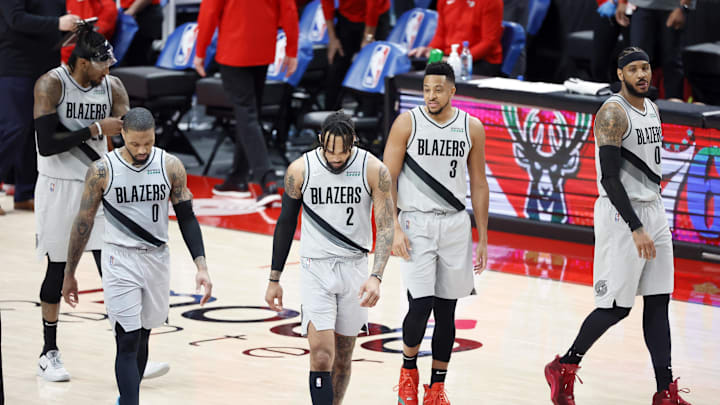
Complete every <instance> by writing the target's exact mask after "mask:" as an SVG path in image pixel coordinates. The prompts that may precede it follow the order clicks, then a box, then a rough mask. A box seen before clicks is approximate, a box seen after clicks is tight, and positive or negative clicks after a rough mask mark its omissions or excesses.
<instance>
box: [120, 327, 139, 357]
mask: <svg viewBox="0 0 720 405" xmlns="http://www.w3.org/2000/svg"><path fill="white" fill-rule="evenodd" d="M141 330H142V329H138V330H134V331H132V332H126V331H125V329H123V327H122V326H121V325H120V324H119V323H116V324H115V341H116V342H117V351H118V353H133V352H135V353H137V351H138V349H139V347H140V340H141V338H142V333H141Z"/></svg>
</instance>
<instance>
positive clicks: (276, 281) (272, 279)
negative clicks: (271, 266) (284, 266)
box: [268, 278, 280, 283]
mask: <svg viewBox="0 0 720 405" xmlns="http://www.w3.org/2000/svg"><path fill="white" fill-rule="evenodd" d="M268 280H270V282H272V283H279V282H280V279H279V278H278V279H274V278H269V279H268Z"/></svg>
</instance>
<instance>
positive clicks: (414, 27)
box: [402, 11, 425, 49]
mask: <svg viewBox="0 0 720 405" xmlns="http://www.w3.org/2000/svg"><path fill="white" fill-rule="evenodd" d="M423 18H425V14H423V13H422V12H420V11H413V13H412V14H411V15H410V19H409V20H408V23H407V25H406V26H405V35H403V40H402V43H403V46H404V47H405V49H412V48H413V45H414V44H415V38H417V34H418V31H420V24H422V20H423Z"/></svg>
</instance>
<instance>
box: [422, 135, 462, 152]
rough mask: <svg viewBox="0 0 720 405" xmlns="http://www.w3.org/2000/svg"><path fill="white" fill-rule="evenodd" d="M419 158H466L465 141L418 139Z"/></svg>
mask: <svg viewBox="0 0 720 405" xmlns="http://www.w3.org/2000/svg"><path fill="white" fill-rule="evenodd" d="M417 153H418V155H419V156H450V157H463V156H465V141H458V140H454V139H422V138H420V139H418V142H417Z"/></svg>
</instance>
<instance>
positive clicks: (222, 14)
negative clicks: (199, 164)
mask: <svg viewBox="0 0 720 405" xmlns="http://www.w3.org/2000/svg"><path fill="white" fill-rule="evenodd" d="M279 27H282V29H283V30H284V31H285V34H286V35H287V45H286V48H285V55H286V57H285V60H284V62H283V64H284V66H283V67H284V68H285V67H286V68H287V75H288V76H289V75H291V74H292V73H293V72H295V69H296V68H297V50H298V30H299V28H298V15H297V9H296V8H295V1H294V0H264V1H262V2H260V3H258V2H255V1H253V0H205V1H203V2H202V3H201V4H200V15H199V16H198V37H197V43H196V45H195V60H194V66H195V69H196V70H197V72H198V73H199V74H200V76H205V69H204V62H205V55H206V53H207V47H208V45H210V41H211V40H212V37H213V34H214V32H215V28H217V29H218V40H217V54H216V55H215V61H216V62H217V63H218V65H219V66H220V74H221V75H222V81H223V87H224V89H225V92H226V93H227V95H228V98H229V99H230V100H231V101H232V103H233V109H234V111H235V130H236V142H235V154H234V158H233V167H232V171H231V172H230V174H229V175H228V177H227V178H226V179H225V182H224V183H223V184H219V185H216V186H215V187H214V188H213V192H214V193H216V194H224V195H230V196H235V197H249V196H250V192H249V191H248V185H247V181H248V173H247V171H248V164H249V166H250V167H249V168H250V170H252V179H251V180H254V182H257V183H260V185H261V186H262V194H261V195H260V196H258V204H259V205H266V204H268V203H271V202H273V201H277V200H280V195H279V194H278V187H277V184H276V181H275V171H274V170H273V168H272V166H271V165H270V159H269V157H268V152H267V147H266V145H265V139H264V138H263V134H262V131H261V128H260V122H259V116H260V111H259V108H260V105H261V104H260V98H261V97H262V94H263V88H264V87H265V76H266V74H267V69H268V65H269V64H270V63H272V62H273V60H274V59H275V42H276V38H277V30H278V28H279Z"/></svg>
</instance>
